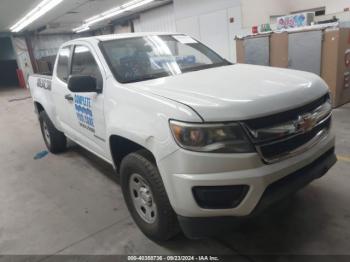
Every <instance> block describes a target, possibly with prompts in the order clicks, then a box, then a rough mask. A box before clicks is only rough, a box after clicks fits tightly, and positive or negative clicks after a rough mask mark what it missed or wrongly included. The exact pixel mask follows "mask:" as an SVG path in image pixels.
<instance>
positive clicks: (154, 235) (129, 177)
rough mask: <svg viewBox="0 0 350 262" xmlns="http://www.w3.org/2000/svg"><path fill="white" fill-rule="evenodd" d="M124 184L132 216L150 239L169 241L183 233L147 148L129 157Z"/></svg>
mask: <svg viewBox="0 0 350 262" xmlns="http://www.w3.org/2000/svg"><path fill="white" fill-rule="evenodd" d="M121 185H122V190H123V195H124V198H125V202H126V204H127V206H128V209H129V211H130V214H131V216H132V217H133V219H134V221H135V223H136V224H137V225H138V227H139V228H140V229H141V231H142V232H143V233H144V234H145V235H146V236H147V237H148V238H150V239H151V240H154V241H166V240H169V239H171V238H173V237H175V236H176V235H177V234H178V233H179V232H180V228H179V225H178V221H177V217H176V214H175V212H174V211H173V209H172V207H171V205H170V202H169V199H168V196H167V194H166V191H165V188H164V185H163V181H162V179H161V177H160V174H159V171H158V168H157V166H156V164H155V163H154V161H153V160H152V157H150V155H149V153H148V152H147V151H144V150H142V151H138V152H136V153H132V154H130V155H128V156H126V157H125V159H124V160H123V161H122V164H121Z"/></svg>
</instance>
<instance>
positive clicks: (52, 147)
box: [39, 111, 67, 154]
mask: <svg viewBox="0 0 350 262" xmlns="http://www.w3.org/2000/svg"><path fill="white" fill-rule="evenodd" d="M39 122H40V129H41V133H42V135H43V138H44V141H45V144H46V147H47V149H48V150H49V151H50V152H51V153H53V154H59V153H62V152H64V151H65V150H66V148H67V138H66V136H65V135H64V134H63V133H62V132H60V131H58V130H57V129H56V127H55V126H54V124H53V123H52V122H51V120H50V118H49V116H48V115H47V114H46V112H45V111H41V112H40V114H39ZM46 132H47V134H46Z"/></svg>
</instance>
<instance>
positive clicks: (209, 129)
mask: <svg viewBox="0 0 350 262" xmlns="http://www.w3.org/2000/svg"><path fill="white" fill-rule="evenodd" d="M170 129H171V131H172V133H173V136H174V138H175V140H176V142H177V143H178V145H179V146H181V147H182V148H184V149H187V150H191V151H196V152H211V153H251V152H254V148H253V146H252V144H251V143H250V141H249V140H248V138H247V136H246V135H245V133H244V131H243V129H242V127H241V126H240V125H239V124H237V123H233V124H232V123H231V124H189V123H183V122H179V121H173V120H172V121H170Z"/></svg>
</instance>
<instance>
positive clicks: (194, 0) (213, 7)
mask: <svg viewBox="0 0 350 262" xmlns="http://www.w3.org/2000/svg"><path fill="white" fill-rule="evenodd" d="M239 5H240V0H174V9H175V18H176V20H180V19H184V18H188V17H194V16H199V15H203V14H206V13H212V12H214V11H219V10H222V9H228V8H230V7H233V6H239Z"/></svg>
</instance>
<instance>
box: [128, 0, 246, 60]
mask: <svg viewBox="0 0 350 262" xmlns="http://www.w3.org/2000/svg"><path fill="white" fill-rule="evenodd" d="M231 17H233V18H234V23H230V18H231ZM133 22H134V29H135V32H147V31H159V32H179V33H184V34H188V35H191V36H193V37H195V38H197V39H198V40H200V41H202V42H204V43H205V44H206V45H208V46H210V47H211V48H213V49H215V51H217V52H218V53H219V54H221V55H222V56H223V57H225V58H226V59H229V60H231V61H233V62H235V61H236V48H235V41H234V37H235V34H239V33H240V32H241V27H242V26H241V7H240V0H216V1H213V0H191V1H188V0H174V2H173V3H172V4H169V5H166V6H162V7H160V8H156V9H154V10H150V11H147V12H144V13H141V14H140V18H139V19H136V20H134V21H133Z"/></svg>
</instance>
